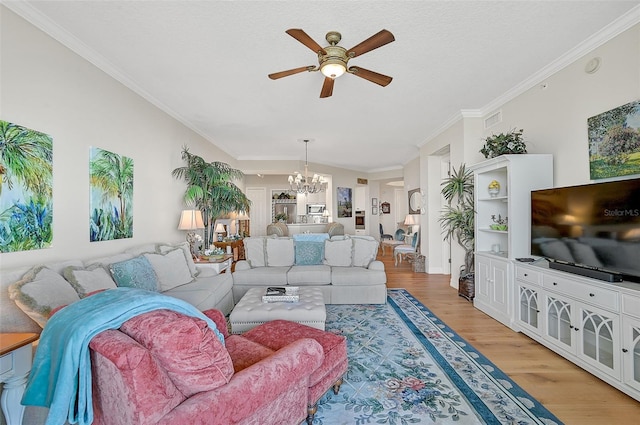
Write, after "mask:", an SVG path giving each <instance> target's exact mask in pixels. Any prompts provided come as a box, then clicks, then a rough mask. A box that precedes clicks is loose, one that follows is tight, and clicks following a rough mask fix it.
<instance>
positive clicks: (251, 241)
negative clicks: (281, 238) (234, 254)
mask: <svg viewBox="0 0 640 425" xmlns="http://www.w3.org/2000/svg"><path fill="white" fill-rule="evenodd" d="M242 242H243V244H244V253H245V256H246V258H247V261H249V264H251V267H265V266H266V265H267V263H266V261H265V259H264V258H265V249H264V248H265V238H261V237H253V238H244V240H243V241H242Z"/></svg>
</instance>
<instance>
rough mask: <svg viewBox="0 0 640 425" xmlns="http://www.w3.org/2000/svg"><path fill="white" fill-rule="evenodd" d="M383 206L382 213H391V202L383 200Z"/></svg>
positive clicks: (381, 205)
mask: <svg viewBox="0 0 640 425" xmlns="http://www.w3.org/2000/svg"><path fill="white" fill-rule="evenodd" d="M380 207H381V208H382V214H390V213H391V204H390V203H388V202H383V203H381V204H380Z"/></svg>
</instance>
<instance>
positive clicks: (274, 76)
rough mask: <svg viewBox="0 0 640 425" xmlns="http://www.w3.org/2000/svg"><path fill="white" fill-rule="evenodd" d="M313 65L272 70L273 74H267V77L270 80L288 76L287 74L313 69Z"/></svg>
mask: <svg viewBox="0 0 640 425" xmlns="http://www.w3.org/2000/svg"><path fill="white" fill-rule="evenodd" d="M313 68H315V67H313V66H301V67H300V68H294V69H289V70H287V71H280V72H274V73H273V74H269V78H271V79H272V80H277V79H278V78H282V77H288V76H289V75H293V74H299V73H300V72H304V71H309V70H310V69H313Z"/></svg>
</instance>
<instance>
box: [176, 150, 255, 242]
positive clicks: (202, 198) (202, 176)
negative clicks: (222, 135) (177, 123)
mask: <svg viewBox="0 0 640 425" xmlns="http://www.w3.org/2000/svg"><path fill="white" fill-rule="evenodd" d="M182 159H183V160H184V161H185V162H186V163H187V165H185V166H184V167H178V168H176V169H175V170H173V171H172V172H171V175H172V176H173V177H175V178H176V179H184V181H185V182H186V183H187V190H186V191H185V193H184V201H185V203H186V204H187V205H195V207H196V208H198V209H200V211H202V219H203V222H204V228H205V231H204V246H205V249H206V248H209V247H210V246H211V243H212V242H213V241H214V238H213V230H214V229H213V224H214V223H215V220H216V218H221V217H224V216H226V215H228V214H229V213H231V212H233V211H249V207H250V206H251V201H249V199H247V196H246V195H245V194H244V193H242V190H240V188H239V187H238V186H236V185H235V183H233V181H234V180H238V179H241V178H242V177H244V174H243V173H242V171H240V170H236V169H235V168H231V167H230V166H229V164H226V163H224V162H218V161H214V162H206V161H205V160H204V159H202V157H200V156H198V155H194V154H192V153H190V152H189V149H188V148H187V147H183V148H182Z"/></svg>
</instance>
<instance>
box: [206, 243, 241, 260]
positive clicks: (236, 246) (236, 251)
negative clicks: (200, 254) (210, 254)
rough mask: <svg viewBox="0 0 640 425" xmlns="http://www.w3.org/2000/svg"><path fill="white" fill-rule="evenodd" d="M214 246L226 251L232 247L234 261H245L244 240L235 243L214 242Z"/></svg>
mask: <svg viewBox="0 0 640 425" xmlns="http://www.w3.org/2000/svg"><path fill="white" fill-rule="evenodd" d="M213 246H215V247H217V248H222V249H224V250H225V251H226V250H227V247H228V246H230V247H231V252H232V253H233V261H238V260H244V259H245V257H244V243H243V242H242V239H238V240H235V241H225V242H214V243H213Z"/></svg>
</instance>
